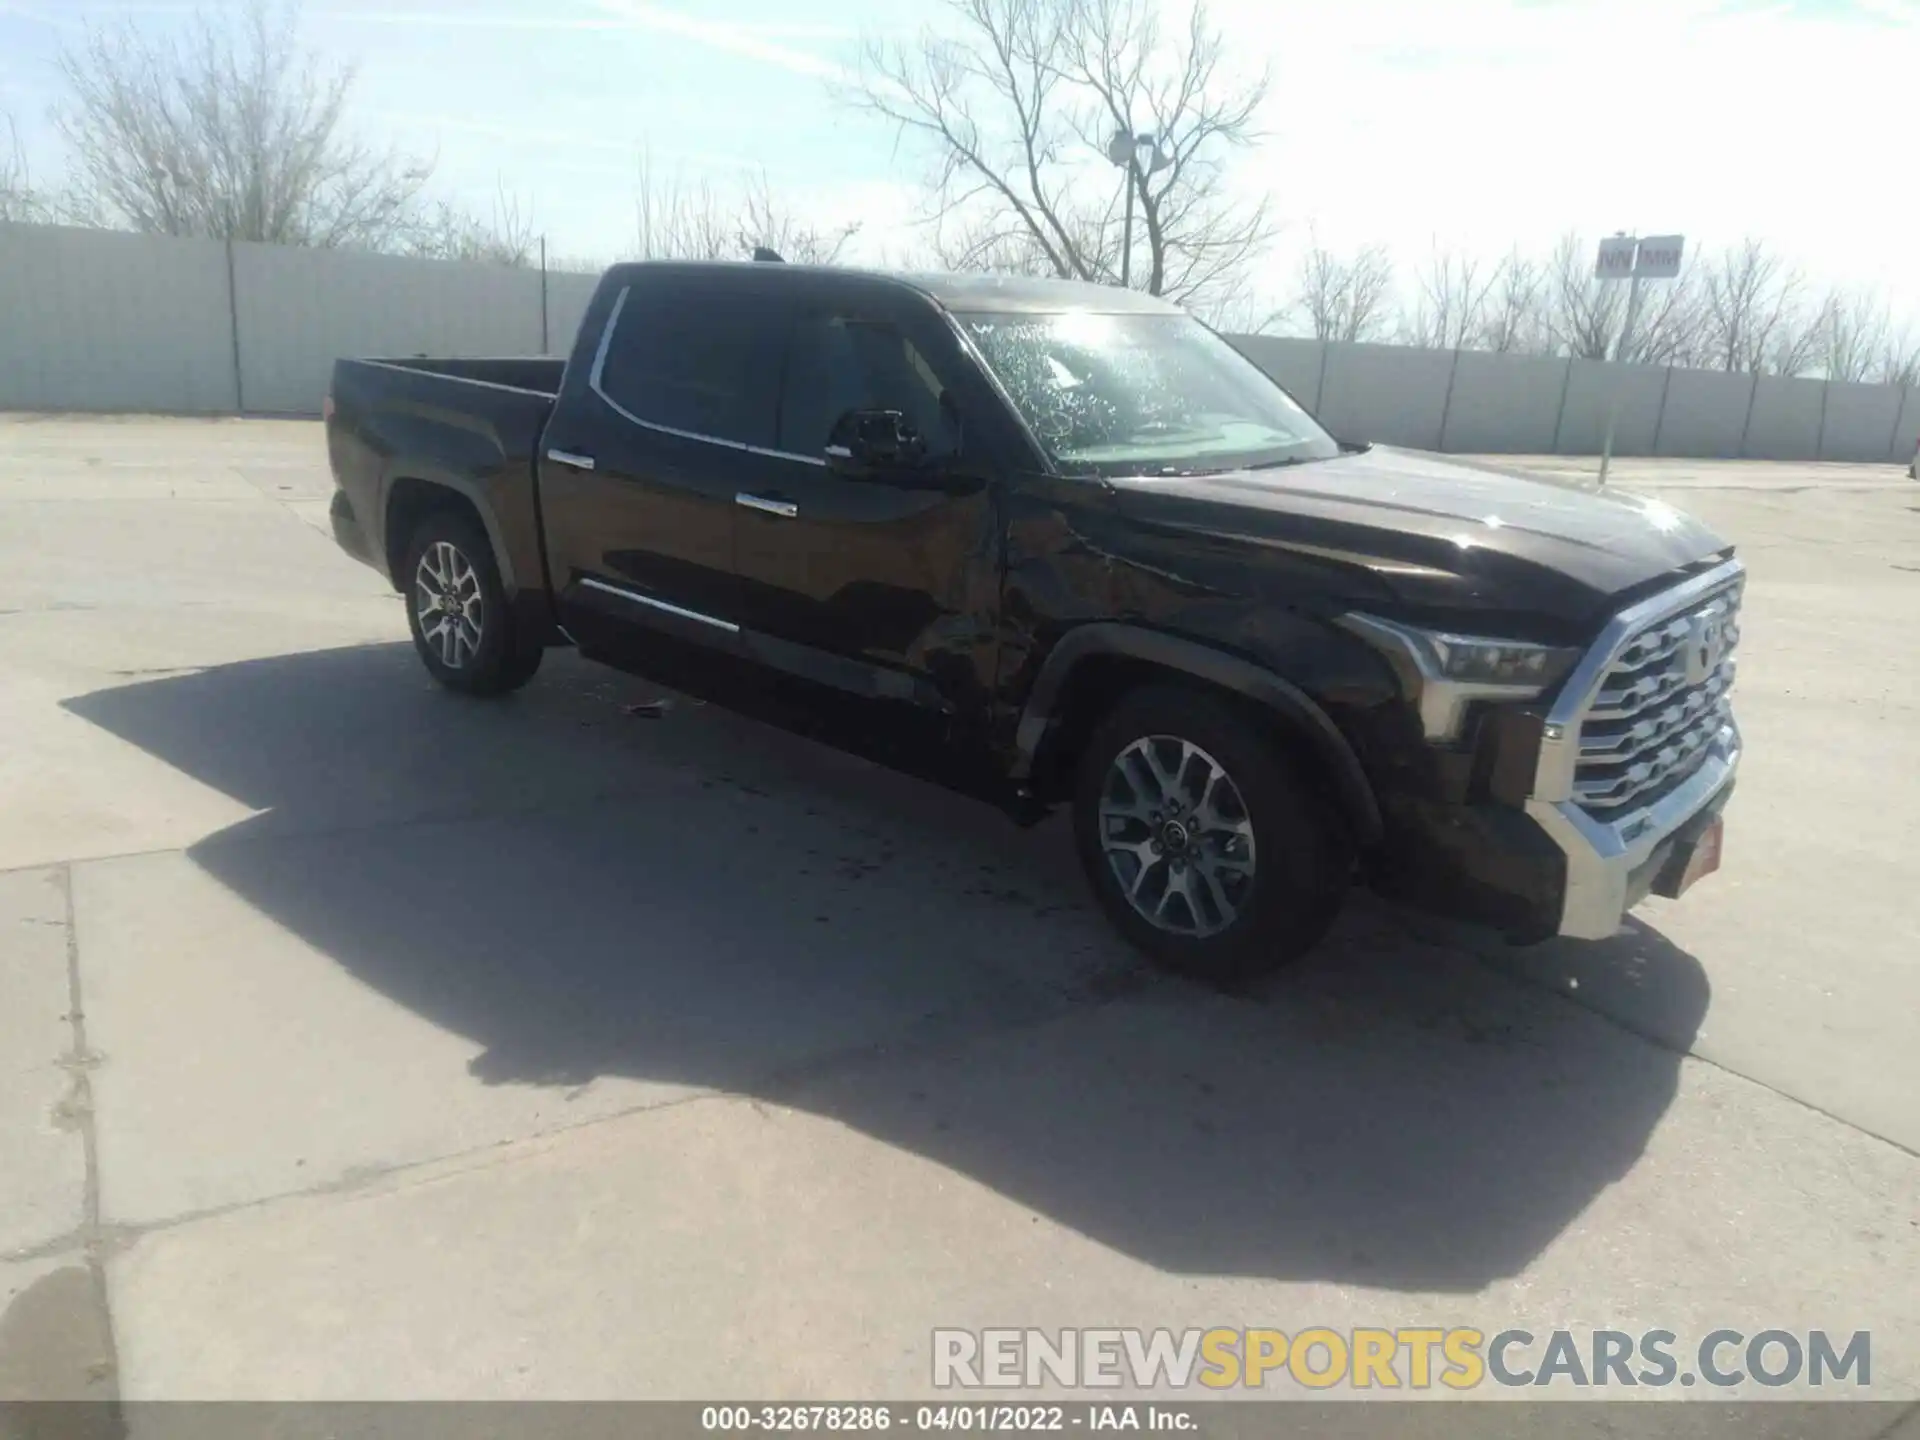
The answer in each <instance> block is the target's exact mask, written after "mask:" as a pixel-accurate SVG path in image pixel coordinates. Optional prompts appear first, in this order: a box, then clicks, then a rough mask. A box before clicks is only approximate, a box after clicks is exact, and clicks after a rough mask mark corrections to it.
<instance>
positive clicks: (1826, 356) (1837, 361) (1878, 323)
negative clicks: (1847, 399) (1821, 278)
mask: <svg viewBox="0 0 1920 1440" xmlns="http://www.w3.org/2000/svg"><path fill="white" fill-rule="evenodd" d="M1816 324H1817V325H1818V327H1819V336H1820V339H1819V347H1820V354H1819V356H1818V360H1819V362H1820V367H1821V369H1822V370H1823V371H1824V372H1825V373H1826V376H1827V378H1828V379H1829V380H1851V381H1862V380H1869V379H1871V378H1872V377H1873V375H1874V372H1875V370H1876V369H1877V368H1878V367H1879V365H1880V362H1881V360H1882V359H1883V358H1884V356H1885V354H1886V351H1887V345H1888V331H1889V329H1890V328H1891V320H1890V317H1889V316H1888V314H1887V306H1886V302H1885V301H1884V300H1882V299H1880V298H1879V297H1877V296H1875V295H1874V294H1873V293H1872V292H1870V291H1867V290H1853V291H1842V290H1835V291H1834V292H1832V293H1831V294H1829V295H1828V296H1827V298H1826V299H1825V300H1824V301H1822V302H1821V305H1820V308H1819V311H1818V313H1817V317H1816Z"/></svg>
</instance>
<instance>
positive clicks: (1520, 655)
mask: <svg viewBox="0 0 1920 1440" xmlns="http://www.w3.org/2000/svg"><path fill="white" fill-rule="evenodd" d="M1339 623H1340V624H1341V625H1342V626H1343V627H1345V628H1346V629H1347V630H1349V631H1351V632H1352V633H1353V634H1355V635H1358V636H1359V637H1360V638H1361V639H1363V640H1365V641H1366V642H1367V643H1368V644H1370V645H1372V646H1373V647H1374V648H1375V649H1376V650H1378V651H1380V653H1381V654H1382V655H1384V656H1385V657H1386V658H1387V660H1388V661H1389V663H1391V664H1392V665H1393V667H1394V670H1395V672H1396V673H1397V674H1398V675H1399V676H1400V679H1401V683H1402V684H1403V685H1405V686H1406V687H1407V695H1408V698H1409V699H1411V700H1413V701H1414V702H1415V703H1416V704H1417V705H1418V706H1419V709H1420V721H1421V725H1422V728H1423V729H1424V730H1425V731H1426V736H1427V738H1428V739H1429V740H1452V739H1455V738H1457V737H1458V736H1459V734H1460V725H1461V722H1462V721H1463V720H1464V719H1465V718H1466V711H1467V706H1468V705H1469V704H1470V703H1471V702H1473V701H1475V700H1533V699H1537V698H1538V697H1539V696H1541V695H1543V694H1544V693H1546V691H1547V690H1548V689H1550V688H1551V687H1552V686H1554V685H1556V684H1558V683H1559V682H1560V680H1561V678H1562V677H1563V676H1565V675H1566V673H1567V671H1569V670H1571V669H1572V668H1573V665H1574V662H1575V661H1577V660H1578V659H1579V658H1580V652H1579V651H1578V650H1567V649H1561V648H1558V647H1556V646H1551V645H1536V644H1533V643H1532V642H1531V641H1527V640H1499V639H1494V638H1491V637H1488V636H1483V635H1454V634H1451V633H1449V632H1447V631H1444V630H1422V629H1420V628H1419V627H1418V626H1416V625H1403V624H1401V623H1400V622H1399V621H1397V620H1382V619H1380V618H1379V617H1378V616H1376V615H1362V614H1359V613H1358V612H1355V613H1353V614H1349V615H1343V616H1341V617H1340V622H1339Z"/></svg>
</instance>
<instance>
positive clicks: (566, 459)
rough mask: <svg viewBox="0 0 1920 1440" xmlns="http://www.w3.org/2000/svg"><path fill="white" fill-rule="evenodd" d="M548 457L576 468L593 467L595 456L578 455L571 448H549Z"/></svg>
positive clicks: (558, 463) (588, 468) (586, 468)
mask: <svg viewBox="0 0 1920 1440" xmlns="http://www.w3.org/2000/svg"><path fill="white" fill-rule="evenodd" d="M547 458H548V459H549V460H551V461H553V462H554V464H556V465H569V466H571V467H572V468H574V469H575V470H591V469H593V457H592V456H591V455H576V454H574V453H573V451H571V450H549V451H547Z"/></svg>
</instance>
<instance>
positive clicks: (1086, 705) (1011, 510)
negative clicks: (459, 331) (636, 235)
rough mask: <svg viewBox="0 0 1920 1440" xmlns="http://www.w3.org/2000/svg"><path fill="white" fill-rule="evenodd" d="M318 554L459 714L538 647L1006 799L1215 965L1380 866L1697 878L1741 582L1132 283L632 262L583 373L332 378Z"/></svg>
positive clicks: (416, 364) (1442, 900)
mask: <svg viewBox="0 0 1920 1440" xmlns="http://www.w3.org/2000/svg"><path fill="white" fill-rule="evenodd" d="M326 413H327V444H328V450H329V453H330V457H331V460H332V464H333V471H334V475H335V477H336V479H337V483H338V487H339V488H338V493H337V494H336V495H335V496H334V500H333V526H334V533H335V535H336V537H337V538H338V540H339V543H340V544H341V545H342V546H343V547H344V548H345V549H346V550H347V551H348V552H349V553H351V554H352V555H354V556H356V557H358V558H359V559H361V560H363V561H365V562H366V563H367V564H369V565H372V566H373V567H374V568H376V569H378V570H379V571H380V572H381V573H382V574H383V575H385V576H387V577H388V578H389V579H390V580H391V581H392V583H393V584H394V586H395V587H396V588H397V589H398V590H399V591H400V592H401V593H402V594H403V595H404V596H405V597H406V601H407V616H408V620H409V622H410V624H411V626H412V629H413V637H414V640H415V643H416V645H417V646H418V648H419V652H420V658H421V660H422V661H423V662H424V663H425V665H426V667H427V669H428V670H429V671H431V672H432V674H433V675H434V677H435V678H436V679H437V680H439V681H441V682H442V683H444V684H446V685H448V686H451V687H453V688H454V689H456V690H460V691H464V692H466V693H468V694H472V695H499V694H502V693H505V692H507V691H511V690H513V689H515V688H517V687H519V686H520V685H523V684H524V683H526V682H527V681H528V680H529V679H530V678H532V676H533V674H534V672H535V670H536V669H537V668H538V667H539V665H540V661H541V656H542V654H543V652H544V651H545V650H546V649H547V648H549V647H552V646H556V645H569V644H570V645H573V646H576V647H577V648H578V650H579V651H580V653H581V654H582V655H584V656H586V657H588V658H590V659H594V660H599V661H604V662H606V663H608V664H611V665H615V666H619V667H621V668H623V669H627V670H631V671H633V672H636V673H641V674H645V675H648V676H650V677H652V678H655V679H657V680H661V681H663V682H664V683H667V684H670V685H673V686H675V687H676V688H679V689H682V690H686V691H691V692H694V693H697V694H702V695H706V696H708V697H710V698H717V699H718V700H719V701H720V702H721V703H724V704H728V705H733V706H736V707H739V708H743V709H748V710H752V711H756V712H757V713H762V714H765V715H768V716H770V717H772V718H774V719H776V720H777V721H778V722H779V723H782V724H787V725H792V726H795V727H797V728H800V729H803V730H806V731H808V732H809V733H812V734H814V735H816V736H817V737H819V738H822V739H825V740H828V741H830V742H832V743H835V744H839V745H843V746H846V747H847V748H850V749H854V750H856V751H859V752H861V753H867V754H871V755H873V756H874V757H876V758H878V759H881V760H883V761H884V762H885V763H888V764H892V765H897V766H899V767H901V768H904V769H909V770H912V771H914V772H916V773H920V774H923V775H925V776H927V777H928V778H931V779H934V780H937V781H940V782H942V783H945V784H948V785H951V786H953V787H955V788H958V789H961V790H964V791H966V792H967V793H969V794H973V795H977V796H978V797H980V798H982V799H986V800H989V801H992V802H994V803H996V804H999V805H1001V806H1002V807H1004V808H1005V809H1006V811H1007V812H1008V813H1009V814H1010V815H1011V816H1012V817H1014V818H1015V819H1016V820H1019V821H1022V822H1030V821H1032V820H1033V819H1035V818H1037V817H1039V816H1041V815H1044V814H1045V813H1047V812H1048V810H1049V809H1050V808H1052V807H1054V806H1056V805H1061V804H1065V805H1070V806H1071V807H1072V811H1073V819H1074V832H1075V835H1076V838H1077V844H1078V847H1079V850H1080V852H1081V859H1082V861H1083V863H1084V865H1085V868H1086V872H1087V874H1088V877H1089V879H1090V881H1091V884H1092V886H1093V889H1094V890H1095V892H1096V893H1097V895H1098V897H1099V899H1100V901H1101V903H1102V905H1103V907H1104V909H1105V910H1106V912H1107V913H1108V914H1109V915H1110V916H1111V918H1112V919H1113V921H1114V923H1115V924H1116V925H1117V926H1118V927H1119V929H1120V930H1121V931H1123V932H1124V933H1125V934H1126V935H1127V936H1128V937H1129V938H1130V939H1131V940H1132V941H1133V942H1134V943H1136V944H1137V945H1139V946H1140V947H1142V948H1143V949H1144V950H1146V951H1147V952H1148V953H1150V954H1151V955H1153V956H1154V957H1156V958H1157V959H1159V960H1161V961H1162V962H1164V963H1167V964H1170V965H1174V966H1176V967H1179V968H1181V969H1184V970H1187V971H1189V972H1191V973H1194V974H1197V975H1201V976H1204V977H1207V978H1210V979H1214V980H1218V981H1223V982H1224V981H1232V980H1236V979H1240V978H1244V977H1246V976H1248V975H1250V974H1253V973H1257V972H1258V971H1260V970H1263V969H1265V968H1267V967H1270V966H1272V965H1275V964H1277V963H1279V962H1282V961H1284V960H1287V959H1289V958H1292V957H1294V956H1297V955H1299V954H1301V953H1302V952H1303V951H1305V950H1307V949H1308V948H1310V947H1311V946H1312V945H1313V944H1314V943H1315V942H1316V941H1317V940H1318V939H1319V938H1320V937H1321V936H1322V935H1323V934H1324V932H1325V930H1326V927H1327V926H1328V924H1329V923H1330V922H1331V920H1332V918H1333V916H1334V914H1335V912H1336V910H1337V909H1338V906H1339V904H1340V901H1341V899H1342V897H1343V896H1344V894H1345V893H1346V891H1347V889H1348V887H1349V886H1350V884H1351V883H1353V882H1354V881H1355V880H1356V879H1360V880H1364V881H1366V882H1367V883H1370V884H1373V885H1375V886H1377V887H1380V888H1382V889H1385V890H1387V891H1389V892H1391V893H1393V894H1395V895H1397V896H1399V897H1401V898H1403V899H1404V900H1407V901H1409V902H1411V903H1414V904H1417V905H1424V906H1427V907H1430V908H1433V909H1437V910H1442V911H1445V912H1448V913H1450V914H1454V915H1457V916H1462V917H1466V918H1471V919H1474V920H1478V921H1480V922H1483V923H1486V924H1489V925H1492V926H1494V927H1497V928H1498V929H1499V930H1501V931H1502V932H1504V933H1505V934H1506V935H1508V936H1509V937H1510V938H1512V939H1514V940H1516V941H1529V940H1538V939H1542V938H1545V937H1547V936H1550V935H1555V934H1558V935H1570V936H1579V937H1587V938H1600V937H1605V936H1608V935H1611V934H1613V933H1614V932H1615V931H1616V930H1617V929H1618V928H1619V927H1620V925H1621V923H1622V920H1623V917H1624V916H1625V914H1626V911H1627V910H1628V909H1629V907H1631V906H1633V905H1635V904H1636V903H1638V902H1639V901H1640V900H1641V899H1642V898H1643V897H1644V896H1646V895H1647V894H1648V893H1650V892H1651V893H1657V894H1661V895H1668V896H1672V895H1677V894H1679V893H1680V891H1681V890H1683V889H1684V888H1686V886H1688V885H1689V884H1691V883H1692V882H1693V881H1694V880H1695V879H1696V878H1698V877H1699V876H1700V875H1702V874H1705V873H1707V872H1708V871H1711V870H1712V869H1714V868H1716V867H1717V865H1718V863H1719V855H1720V836H1721V826H1722V822H1721V811H1722V807H1723V806H1724V805H1725V803H1726V800H1727V798H1728V796H1729V794H1730V793H1731V791H1732V788H1733V781H1734V772H1735V768H1736V766H1737V764H1738V762H1739V751H1740V740H1739V732H1738V730H1737V729H1736V727H1735V725H1734V721H1733V716H1732V712H1731V710H1730V708H1729V703H1728V691H1729V689H1730V687H1731V685H1732V682H1733V676H1734V664H1735V661H1734V647H1735V643H1736V641H1737V639H1738V612H1739V606H1740V598H1741V589H1742V584H1743V567H1742V565H1741V563H1740V562H1739V561H1738V560H1736V559H1735V558H1734V555H1733V551H1732V549H1731V547H1729V546H1728V545H1727V544H1726V543H1725V542H1724V541H1722V540H1721V539H1719V538H1717V537H1716V536H1714V535H1713V534H1711V533H1709V532H1708V531H1707V530H1706V529H1704V528H1703V527H1701V526H1700V525H1699V524H1697V523H1695V522H1694V521H1692V520H1690V519H1688V518H1687V517H1685V516H1684V515H1681V514H1679V513H1677V512H1675V511H1674V510H1671V509H1669V508H1667V507H1666V506H1664V505H1661V504H1659V503H1656V502H1653V501H1650V500H1644V499H1637V498H1632V497H1628V496H1622V495H1616V494H1599V493H1593V492H1591V491H1588V490H1586V489H1583V488H1580V487H1578V486H1562V485H1556V484H1551V483H1547V482H1545V481H1541V480H1536V479H1531V478H1527V477H1524V476H1521V475H1518V474H1513V473H1509V472H1506V471H1503V470H1498V469H1492V468H1485V467H1479V466H1474V465H1469V464H1463V463H1458V462H1453V461H1443V460H1440V459H1437V458H1434V457H1431V456H1426V455H1421V454H1415V453H1409V452H1404V451H1395V450H1390V449H1386V448H1382V447H1377V446H1369V445H1364V444H1350V443H1341V442H1338V441H1336V440H1334V439H1333V438H1331V437H1330V436H1329V435H1328V434H1327V433H1326V432H1325V431H1324V430H1322V429H1321V427H1320V426H1319V425H1318V424H1317V423H1315V421H1314V420H1313V419H1312V418H1311V417H1310V416H1309V415H1308V414H1307V413H1306V412H1305V411H1304V410H1303V409H1302V408H1301V407H1300V406H1299V405H1297V404H1296V403H1295V402H1294V401H1293V400H1292V399H1291V398H1290V397H1289V396H1288V395H1287V394H1286V392H1285V391H1284V390H1283V389H1281V388H1280V387H1279V386H1278V385H1277V384H1275V383H1274V382H1273V381H1272V380H1271V379H1269V378H1268V377H1267V376H1266V375H1265V374H1264V373H1263V372H1262V371H1261V370H1259V369H1258V368H1257V367H1256V366H1255V365H1253V364H1252V363H1251V362H1250V361H1248V360H1247V359H1245V358H1244V357H1243V356H1242V355H1241V354H1240V353H1239V352H1238V351H1237V350H1235V349H1234V348H1233V347H1232V346H1231V345H1230V344H1228V343H1227V342H1226V341H1225V340H1224V339H1222V338H1221V337H1219V336H1217V335H1216V334H1214V333H1213V332H1212V331H1211V330H1209V329H1208V328H1206V327H1205V326H1204V325H1202V324H1201V323H1200V322H1199V321H1197V320H1195V319H1193V318H1192V317H1191V316H1189V315H1187V314H1185V313H1184V312H1182V311H1181V310H1179V309H1177V308H1175V307H1174V306H1172V305H1169V304H1166V303H1164V302H1162V301H1160V300H1156V299H1152V298H1149V297H1145V296H1142V295H1139V294H1135V293H1131V292H1128V291H1125V290H1118V289H1111V288H1105V287H1098V286H1089V285H1079V284H1071V283H1066V282H1056V281H1034V280H1025V279H999V278H991V277H983V276H906V275H888V274H879V273H866V272H861V271H856V270H846V269H820V268H808V267H802V266H788V265H783V264H771V263H758V264H755V263H740V264H669V263H648V264H633V265H620V266H616V267H614V268H613V269H612V270H610V271H609V272H608V273H607V275H606V277H605V278H604V280H603V281H602V282H601V285H600V288H599V291H598V294H597V295H596V297H595V299H594V301H593V303H592V305H591V307H590V308H589V310H588V311H587V314H586V317H585V319H584V321H583V323H582V325H581V328H580V333H579V337H578V340H577V342H576V344H575V346H574V351H573V354H572V356H571V358H569V359H568V360H566V361H564V362H562V361H559V360H513V359H506V360H448V361H428V360H342V361H340V362H339V363H338V365H337V366H336V367H335V370H334V375H333V385H332V392H331V394H330V395H329V396H328V400H327V405H326Z"/></svg>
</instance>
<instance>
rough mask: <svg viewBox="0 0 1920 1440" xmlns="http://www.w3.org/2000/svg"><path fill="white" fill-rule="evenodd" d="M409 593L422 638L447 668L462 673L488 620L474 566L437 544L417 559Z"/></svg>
mask: <svg viewBox="0 0 1920 1440" xmlns="http://www.w3.org/2000/svg"><path fill="white" fill-rule="evenodd" d="M413 590H414V615H415V616H416V618H417V619H418V620H419V622H420V638H421V639H422V640H423V641H425V642H426V644H427V645H428V646H429V647H430V648H431V649H432V650H433V651H434V653H435V654H437V655H438V656H439V659H440V663H441V664H442V665H444V666H446V667H447V669H449V670H463V669H465V668H466V665H467V662H468V661H469V660H471V659H472V658H473V657H474V656H475V655H476V654H477V653H479V650H480V639H481V636H482V635H483V634H484V633H485V627H486V619H487V607H486V598H485V596H484V595H483V594H482V593H481V589H480V576H479V575H478V574H477V573H476V572H475V570H474V568H473V562H472V561H471V560H469V559H467V557H466V556H465V555H463V554H461V553H460V549H459V547H458V546H456V545H453V544H452V543H450V542H448V541H446V540H436V541H435V542H434V543H433V544H431V545H429V546H428V547H427V548H426V551H425V553H423V554H422V555H421V556H420V566H419V568H418V569H417V570H416V571H415V572H414V576H413Z"/></svg>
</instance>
